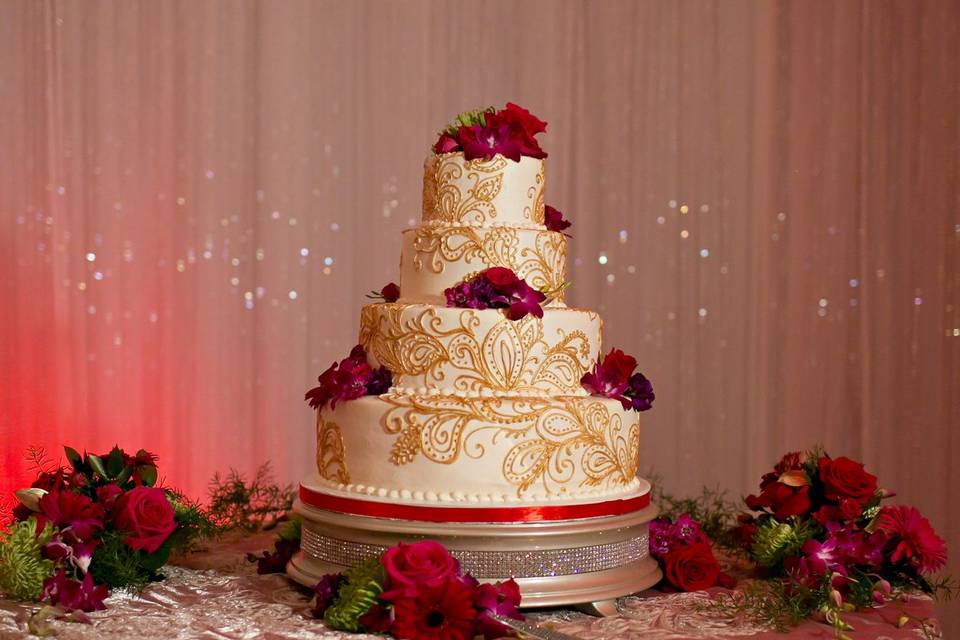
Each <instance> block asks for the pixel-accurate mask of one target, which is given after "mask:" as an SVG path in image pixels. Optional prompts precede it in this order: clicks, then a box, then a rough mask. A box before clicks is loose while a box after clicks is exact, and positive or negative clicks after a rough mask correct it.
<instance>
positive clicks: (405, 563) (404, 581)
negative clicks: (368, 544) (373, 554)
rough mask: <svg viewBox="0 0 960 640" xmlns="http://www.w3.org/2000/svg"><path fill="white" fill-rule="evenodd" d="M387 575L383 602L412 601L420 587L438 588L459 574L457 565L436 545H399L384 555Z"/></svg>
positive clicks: (426, 541)
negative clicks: (402, 597) (409, 599)
mask: <svg viewBox="0 0 960 640" xmlns="http://www.w3.org/2000/svg"><path fill="white" fill-rule="evenodd" d="M381 562H383V567H384V569H385V570H386V573H387V584H386V587H387V588H386V590H385V591H384V593H383V594H382V595H381V598H383V599H384V600H391V599H393V598H396V597H398V596H406V597H409V598H412V597H415V596H416V594H417V590H418V589H419V588H420V587H421V586H437V585H440V584H443V583H444V582H446V581H447V580H451V579H454V578H456V577H457V576H458V575H459V574H460V563H459V562H458V561H457V559H456V558H454V557H453V556H451V555H450V553H449V552H448V551H447V550H446V548H444V546H443V545H442V544H440V543H439V542H434V541H433V540H424V541H423V542H416V543H414V544H404V543H402V542H401V543H400V544H398V545H397V546H395V547H390V548H389V549H387V550H386V551H385V552H384V553H383V558H382V559H381Z"/></svg>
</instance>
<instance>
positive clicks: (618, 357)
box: [580, 349, 637, 402]
mask: <svg viewBox="0 0 960 640" xmlns="http://www.w3.org/2000/svg"><path fill="white" fill-rule="evenodd" d="M636 367H637V361H636V359H635V358H633V357H632V356H628V355H626V354H625V353H624V352H623V351H621V350H620V349H611V350H610V353H608V354H607V355H606V356H604V358H603V360H597V362H596V363H595V364H594V365H593V371H592V372H588V373H585V374H584V375H583V377H582V378H581V379H580V384H582V385H583V387H584V388H585V389H586V390H587V391H589V392H590V393H591V394H593V395H595V396H605V397H607V398H613V399H616V400H620V401H621V402H623V393H624V391H626V390H627V387H628V386H629V384H630V374H631V373H632V372H633V370H634V369H635V368H636Z"/></svg>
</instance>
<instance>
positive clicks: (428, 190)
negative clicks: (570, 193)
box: [422, 152, 546, 227]
mask: <svg viewBox="0 0 960 640" xmlns="http://www.w3.org/2000/svg"><path fill="white" fill-rule="evenodd" d="M545 183H546V174H545V169H544V163H543V160H538V159H536V158H529V157H523V158H520V161H519V162H514V161H513V160H510V159H508V158H505V157H504V156H501V155H497V156H494V157H493V158H492V159H490V160H483V159H477V160H467V159H466V158H464V156H463V153H462V152H457V153H445V154H442V155H433V154H431V155H430V156H429V157H428V158H427V159H426V161H425V162H424V163H423V216H422V218H423V222H424V223H425V224H430V223H444V224H463V225H471V226H475V225H479V226H493V225H496V224H505V225H515V226H537V227H541V226H542V225H543V222H544V195H545V193H544V187H545Z"/></svg>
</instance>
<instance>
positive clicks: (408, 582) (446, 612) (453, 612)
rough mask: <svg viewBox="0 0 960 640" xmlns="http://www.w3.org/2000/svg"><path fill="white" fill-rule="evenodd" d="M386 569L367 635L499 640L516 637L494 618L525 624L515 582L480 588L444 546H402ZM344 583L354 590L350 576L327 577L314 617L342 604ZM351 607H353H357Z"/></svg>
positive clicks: (367, 618) (367, 615) (363, 617)
mask: <svg viewBox="0 0 960 640" xmlns="http://www.w3.org/2000/svg"><path fill="white" fill-rule="evenodd" d="M380 564H381V565H382V568H383V574H382V575H383V578H382V584H380V586H381V587H382V591H381V592H380V593H379V595H378V597H377V599H378V602H377V603H375V604H373V605H367V607H368V608H367V610H366V611H365V612H363V613H361V614H360V615H359V618H358V619H357V621H358V623H359V627H361V628H362V629H364V630H366V631H370V632H374V633H389V634H391V635H392V636H394V637H395V638H403V639H405V640H438V639H441V640H471V639H472V638H475V637H476V636H478V635H482V636H484V637H485V638H487V640H494V639H495V638H502V637H504V636H508V635H511V631H510V629H508V628H506V627H505V626H504V625H502V624H500V623H499V622H497V621H496V620H494V619H493V618H491V617H490V614H491V613H496V614H498V615H500V616H504V617H508V618H514V619H517V620H522V619H523V616H522V615H520V612H519V610H518V608H517V607H518V605H519V604H520V588H519V586H517V583H516V582H515V581H514V580H512V579H511V580H507V581H506V582H499V583H497V584H480V583H479V582H478V581H477V580H476V579H475V578H473V577H472V576H471V575H470V574H462V573H461V572H460V563H459V562H458V561H457V560H456V558H454V557H453V556H451V555H450V553H449V552H448V551H447V550H446V548H444V546H443V545H441V544H440V543H438V542H434V541H432V540H425V541H423V542H417V543H414V544H403V543H401V544H398V545H397V546H395V547H391V548H389V549H387V550H386V551H385V552H384V553H383V555H382V556H381V557H380ZM344 584H347V585H348V586H349V584H350V578H349V577H346V578H345V577H344V576H342V575H340V574H334V575H328V576H324V577H323V579H322V580H321V581H320V583H319V584H317V586H316V587H315V588H314V592H315V593H316V601H315V603H316V604H315V607H314V615H317V616H322V615H324V614H325V613H327V612H328V610H329V608H330V606H331V605H332V604H333V603H335V602H339V598H341V597H342V596H339V595H338V592H339V591H340V589H341V587H342V586H343V585H344ZM346 604H347V606H348V607H351V606H353V603H352V602H348V603H346ZM325 621H327V622H328V623H329V624H332V625H333V626H334V627H335V628H341V627H338V626H336V618H334V619H333V620H330V619H328V618H325ZM356 628H357V627H356V626H352V627H351V629H353V630H354V631H355V630H356ZM344 630H350V629H346V628H344Z"/></svg>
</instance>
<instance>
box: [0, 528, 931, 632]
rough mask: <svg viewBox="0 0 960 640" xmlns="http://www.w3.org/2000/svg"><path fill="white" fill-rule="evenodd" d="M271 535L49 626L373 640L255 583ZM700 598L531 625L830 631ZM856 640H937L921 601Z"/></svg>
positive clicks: (301, 600) (22, 610)
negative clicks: (774, 622) (251, 559)
mask: <svg viewBox="0 0 960 640" xmlns="http://www.w3.org/2000/svg"><path fill="white" fill-rule="evenodd" d="M271 544H272V539H271V537H270V536H268V535H266V536H265V535H258V536H249V537H244V538H239V537H232V538H228V539H224V540H222V541H218V542H216V543H213V544H211V545H209V547H208V548H207V549H205V550H204V551H202V552H199V553H195V554H192V555H190V556H189V557H186V558H182V559H180V560H178V561H177V566H171V567H167V568H166V569H164V572H165V573H166V575H167V579H166V580H165V581H163V582H160V583H157V584H155V585H152V586H150V587H149V588H148V589H147V590H146V591H145V592H144V593H143V594H141V595H140V596H133V595H130V594H126V593H123V592H116V593H114V594H113V595H111V596H110V598H108V599H107V606H108V607H109V608H108V610H107V611H101V612H97V613H94V614H91V618H92V620H93V623H92V624H79V623H74V622H66V621H55V622H53V623H52V624H51V627H52V628H53V629H54V630H55V631H56V633H57V637H58V638H63V639H72V638H103V637H109V638H125V637H129V638H144V639H146V638H159V639H166V638H223V639H227V638H230V639H233V638H267V639H277V640H280V639H297V638H346V637H351V638H375V637H377V636H370V635H352V636H351V635H350V634H343V633H340V632H335V631H330V630H328V629H326V628H325V627H324V626H323V625H322V624H321V623H320V622H318V621H317V620H314V619H313V618H312V617H310V615H309V611H308V609H309V596H308V594H306V593H304V592H303V591H301V590H300V589H299V588H297V587H295V586H293V583H291V582H290V581H288V580H287V579H286V578H285V577H284V576H280V575H269V576H258V575H257V574H256V571H255V568H254V566H253V565H251V564H250V563H248V562H247V561H246V559H245V555H246V553H247V552H248V551H254V552H256V551H260V550H263V549H266V548H268V547H270V545H271ZM708 597H709V596H708V595H707V594H704V593H681V594H657V593H652V592H651V593H646V594H641V595H639V596H632V597H629V598H623V599H622V600H621V601H620V609H621V614H620V615H619V616H616V617H610V618H594V617H591V616H588V615H585V614H582V613H579V612H575V611H567V610H548V611H542V612H536V613H533V614H531V615H530V616H529V617H530V618H532V619H533V620H535V621H536V622H537V623H540V624H544V625H549V626H552V627H554V628H556V629H557V630H559V631H563V632H564V633H568V634H570V635H573V636H577V637H581V638H590V639H596V640H600V639H603V640H606V639H613V638H618V639H620V638H622V639H637V640H639V639H641V638H642V639H643V640H681V639H688V638H689V639H696V640H708V639H713V638H736V637H739V638H743V637H752V638H790V639H791V640H795V639H799V638H804V639H809V638H827V639H828V638H832V637H833V629H832V628H831V627H829V626H826V625H824V624H820V623H817V622H807V623H805V624H803V625H801V626H799V627H797V628H796V629H794V630H792V631H791V632H790V633H789V634H787V635H784V634H779V633H776V632H773V631H769V630H765V629H761V628H757V627H754V626H752V625H749V624H745V623H742V622H740V623H731V622H729V621H727V620H726V619H723V618H721V617H718V616H716V615H713V614H710V613H707V612H705V611H704V610H703V607H701V606H698V603H702V602H703V601H704V600H705V599H706V598H708ZM37 609H38V606H37V605H32V604H31V605H25V604H22V603H16V602H11V601H9V600H2V599H0V638H4V639H6V638H20V637H26V636H27V631H26V630H27V620H28V619H29V616H30V615H31V614H32V613H33V612H35V611H36V610H37ZM903 611H905V612H906V613H908V614H910V615H911V616H912V617H913V618H915V619H917V620H925V621H926V622H927V625H926V629H925V630H924V629H921V628H920V624H918V623H916V622H912V623H910V624H909V625H908V626H907V627H906V628H903V629H898V628H897V627H896V621H897V619H898V618H899V617H900V616H901V612H903ZM845 619H846V620H847V621H848V622H850V623H851V624H852V625H853V626H854V627H855V628H856V631H855V632H853V633H852V634H851V635H852V637H854V638H856V639H858V640H859V639H863V640H896V639H900V638H936V637H940V634H939V631H938V630H937V627H936V623H935V621H934V620H933V604H932V601H931V600H930V599H928V598H920V597H918V598H911V599H910V600H908V601H907V602H904V603H896V604H889V605H887V606H886V607H884V608H882V609H879V610H876V611H873V612H869V613H858V614H850V615H848V616H847V617H846V618H845Z"/></svg>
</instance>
